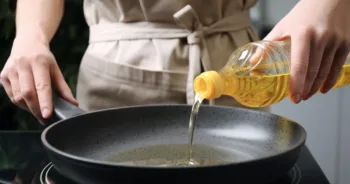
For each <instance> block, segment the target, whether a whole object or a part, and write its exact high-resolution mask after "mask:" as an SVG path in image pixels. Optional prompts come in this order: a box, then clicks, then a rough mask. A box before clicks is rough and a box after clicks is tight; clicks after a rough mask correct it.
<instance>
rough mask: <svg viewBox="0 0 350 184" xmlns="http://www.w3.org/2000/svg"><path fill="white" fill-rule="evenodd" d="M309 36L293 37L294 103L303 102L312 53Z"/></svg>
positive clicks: (292, 86)
mask: <svg viewBox="0 0 350 184" xmlns="http://www.w3.org/2000/svg"><path fill="white" fill-rule="evenodd" d="M309 40H310V36H309V34H307V32H306V34H299V35H296V36H294V37H292V49H291V60H292V62H291V81H290V89H289V90H290V98H291V100H292V101H293V102H294V103H299V102H300V101H301V95H302V93H303V89H304V84H305V78H306V74H307V71H308V62H309V51H310V42H309Z"/></svg>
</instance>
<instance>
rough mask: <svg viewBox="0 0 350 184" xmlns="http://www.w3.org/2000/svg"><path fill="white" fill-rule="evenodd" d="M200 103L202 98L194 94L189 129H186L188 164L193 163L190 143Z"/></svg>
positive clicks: (191, 142)
mask: <svg viewBox="0 0 350 184" xmlns="http://www.w3.org/2000/svg"><path fill="white" fill-rule="evenodd" d="M201 103H202V99H201V98H200V96H198V95H196V98H195V101H194V103H193V106H192V110H191V114H190V122H189V129H188V137H189V139H188V150H187V155H186V158H187V163H188V164H189V165H195V162H194V161H193V160H192V159H191V156H192V144H193V135H194V127H195V125H196V120H197V116H198V110H199V107H200V105H201Z"/></svg>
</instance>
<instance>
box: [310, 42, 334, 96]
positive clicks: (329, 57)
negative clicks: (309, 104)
mask: <svg viewBox="0 0 350 184" xmlns="http://www.w3.org/2000/svg"><path fill="white" fill-rule="evenodd" d="M327 50H328V51H327ZM335 52H336V49H335V48H330V49H325V52H324V54H323V59H322V61H321V67H320V69H319V71H318V74H317V77H316V79H315V81H314V83H313V85H312V87H311V89H310V92H309V93H308V94H307V97H306V98H305V100H307V99H308V98H310V97H311V96H312V95H314V94H315V93H317V91H318V90H319V89H320V88H321V86H322V84H323V82H324V81H325V79H326V78H327V76H328V74H329V73H330V69H331V66H332V63H333V60H334V54H335Z"/></svg>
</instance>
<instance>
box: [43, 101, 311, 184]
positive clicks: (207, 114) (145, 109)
mask: <svg viewBox="0 0 350 184" xmlns="http://www.w3.org/2000/svg"><path fill="white" fill-rule="evenodd" d="M53 101H54V106H55V107H54V110H55V114H56V115H58V117H59V118H61V119H63V120H60V121H58V122H56V123H54V124H52V125H50V126H48V127H47V128H46V129H45V130H44V131H43V133H42V137H41V138H42V142H43V144H44V146H45V147H46V149H47V152H48V155H49V158H50V159H51V161H52V162H53V164H54V166H55V167H56V169H57V170H58V171H59V172H60V173H61V174H63V175H65V176H67V177H69V178H70V179H72V180H75V181H77V182H79V183H82V184H92V183H98V184H103V183H141V182H142V183H146V182H152V183H190V182H193V183H220V182H222V183H224V182H228V181H229V182H230V183H268V182H270V181H273V180H276V179H278V178H279V177H281V176H283V175H284V174H285V173H286V172H288V171H289V169H291V168H292V166H293V165H294V164H295V162H296V160H297V158H298V157H299V153H300V151H301V148H302V146H303V145H304V143H305V140H306V132H305V130H304V128H303V127H302V126H300V125H299V124H297V123H295V122H293V121H291V120H288V119H285V118H283V117H280V116H277V115H274V114H270V113H266V112H260V111H254V110H249V109H243V108H232V107H220V106H206V105H203V106H201V108H200V110H199V116H198V119H197V124H196V129H195V135H194V150H193V154H194V158H196V159H198V160H199V161H200V160H202V159H203V160H205V161H207V162H208V161H209V163H207V165H203V166H193V167H184V166H171V167H163V166H154V165H149V163H147V160H148V161H149V160H152V159H153V161H154V159H159V160H161V159H163V160H171V159H180V158H184V157H185V156H186V151H187V147H186V144H187V142H188V126H189V124H188V123H189V116H190V111H191V106H189V105H149V106H135V107H124V108H114V109H107V110H100V111H96V112H91V113H84V112H83V111H82V110H81V109H79V108H77V107H75V106H73V105H71V104H69V103H68V102H66V101H64V100H62V99H61V98H58V97H57V96H55V95H54V100H53ZM53 118H54V116H53ZM156 145H168V146H158V147H157V146H156ZM169 145H170V146H169ZM148 146H151V147H152V146H153V147H152V150H151V151H150V148H149V147H148ZM140 147H146V148H144V149H140ZM137 148H139V149H137ZM169 148H171V149H169ZM133 149H136V150H134V151H129V152H128V151H126V150H133ZM125 151H126V152H125ZM120 152H124V153H121V154H119V153H120ZM118 154H119V155H118ZM111 155H112V156H111ZM106 159H107V160H106ZM108 159H112V160H113V161H109V160H108ZM136 159H145V160H143V161H142V160H139V161H135V160H136ZM116 161H118V162H116ZM133 161H134V163H133ZM210 162H211V163H210ZM130 163H131V164H134V165H130ZM135 164H136V165H135ZM145 164H146V165H145Z"/></svg>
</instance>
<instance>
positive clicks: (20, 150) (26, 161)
mask: <svg viewBox="0 0 350 184" xmlns="http://www.w3.org/2000/svg"><path fill="white" fill-rule="evenodd" d="M40 135H41V132H40V131H33V132H19V131H7V132H1V131H0V183H3V184H12V183H20V184H27V183H28V184H29V183H30V184H77V183H75V182H73V181H70V180H69V179H68V178H67V177H65V176H63V175H61V174H60V173H59V172H57V170H56V169H55V167H54V165H53V164H52V163H51V162H50V160H49V159H48V158H47V155H46V152H45V150H44V147H43V146H42V144H41V140H40ZM270 184H329V181H328V180H327V178H326V177H325V175H324V173H323V172H322V170H321V168H320V167H319V165H318V164H317V162H316V160H315V159H314V158H313V156H312V155H311V153H310V151H309V149H308V148H307V146H305V147H304V148H303V150H302V152H301V155H300V157H299V159H298V161H297V163H296V164H295V165H294V167H293V168H292V169H291V170H290V171H289V172H288V173H286V174H285V176H283V177H282V178H280V179H279V180H278V181H275V182H273V183H270Z"/></svg>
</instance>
